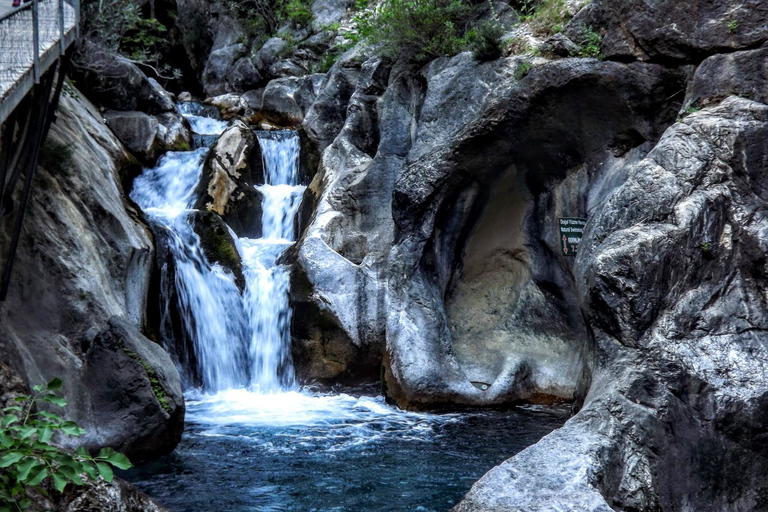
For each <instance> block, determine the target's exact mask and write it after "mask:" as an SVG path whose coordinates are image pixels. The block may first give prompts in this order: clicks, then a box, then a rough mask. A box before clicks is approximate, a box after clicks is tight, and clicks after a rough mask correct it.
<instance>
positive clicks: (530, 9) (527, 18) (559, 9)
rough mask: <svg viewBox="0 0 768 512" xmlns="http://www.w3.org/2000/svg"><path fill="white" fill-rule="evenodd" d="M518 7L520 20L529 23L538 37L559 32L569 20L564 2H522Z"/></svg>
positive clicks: (543, 0)
mask: <svg viewBox="0 0 768 512" xmlns="http://www.w3.org/2000/svg"><path fill="white" fill-rule="evenodd" d="M519 5H520V7H519V8H518V14H519V15H520V20H521V21H523V22H527V23H529V24H530V26H531V29H532V30H533V32H534V33H535V34H536V35H538V36H542V37H546V36H551V35H552V34H555V33H557V32H561V31H562V30H563V27H564V26H565V24H566V23H568V21H570V19H571V15H570V14H569V12H568V9H567V5H566V2H565V0H538V1H537V0H523V1H522V2H520V4H519Z"/></svg>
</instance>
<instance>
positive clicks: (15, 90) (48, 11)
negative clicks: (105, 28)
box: [0, 0, 80, 123]
mask: <svg viewBox="0 0 768 512" xmlns="http://www.w3.org/2000/svg"><path fill="white" fill-rule="evenodd" d="M0 3H2V4H3V5H2V6H0V123H3V122H4V121H5V120H6V119H7V118H8V116H9V115H10V114H11V112H13V110H14V109H15V108H16V107H17V106H18V105H19V103H21V101H22V99H24V97H25V96H26V95H27V94H28V93H29V91H30V90H31V89H32V87H33V86H34V85H35V84H37V83H40V77H41V76H42V75H43V73H45V71H47V70H48V68H50V67H51V66H52V65H53V64H54V63H55V62H56V61H57V60H58V59H59V58H60V57H62V56H63V55H64V54H65V53H66V51H67V49H68V48H69V47H70V45H72V43H74V42H75V39H76V38H77V32H78V29H79V20H80V2H79V0H32V1H29V2H26V3H22V5H21V6H20V7H16V8H12V7H11V0H0Z"/></svg>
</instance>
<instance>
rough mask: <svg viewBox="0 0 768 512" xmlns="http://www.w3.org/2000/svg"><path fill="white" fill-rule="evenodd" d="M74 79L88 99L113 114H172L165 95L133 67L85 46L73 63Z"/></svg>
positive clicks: (94, 47) (105, 52)
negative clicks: (122, 112)
mask: <svg viewBox="0 0 768 512" xmlns="http://www.w3.org/2000/svg"><path fill="white" fill-rule="evenodd" d="M74 64H75V65H74V76H75V79H76V80H77V83H78V84H81V85H82V87H84V90H85V91H86V92H87V93H88V97H89V98H90V99H92V100H93V101H94V102H95V103H97V104H98V105H99V106H101V107H104V108H107V109H113V110H122V111H130V110H140V111H142V112H145V113H147V114H150V115H154V114H161V113H163V112H171V111H173V110H175V106H174V104H173V101H172V100H171V98H170V96H169V95H168V93H167V92H166V91H165V90H164V89H163V88H162V87H161V86H160V84H158V83H157V82H156V81H155V80H150V79H148V78H147V76H146V75H145V74H144V73H143V72H142V71H141V70H140V69H139V68H138V66H136V65H135V64H134V63H132V62H131V61H129V60H128V59H126V58H125V57H122V56H120V55H117V54H115V53H112V52H108V51H106V50H103V49H101V48H99V47H98V46H95V45H94V44H92V43H88V42H85V43H84V44H83V46H82V47H81V48H80V49H79V51H78V54H77V56H76V58H75V60H74Z"/></svg>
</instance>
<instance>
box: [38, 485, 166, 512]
mask: <svg viewBox="0 0 768 512" xmlns="http://www.w3.org/2000/svg"><path fill="white" fill-rule="evenodd" d="M47 490H48V493H49V496H48V497H47V498H46V497H45V496H42V495H36V496H35V497H34V500H33V501H34V505H33V507H38V509H39V510H50V511H51V512H93V511H96V510H98V511H99V512H167V510H166V509H164V508H163V507H161V506H160V505H158V504H157V503H155V502H154V501H152V500H151V499H150V498H149V497H147V496H146V495H144V494H143V493H142V492H141V491H139V490H138V489H137V488H136V487H134V486H133V485H132V484H130V483H128V482H126V481H125V480H121V479H120V478H115V479H114V480H113V481H112V483H109V484H108V483H106V482H105V481H103V480H99V481H98V482H94V481H93V480H90V479H87V480H84V481H83V485H82V486H74V485H69V486H67V487H66V488H65V489H64V492H63V493H59V492H58V491H56V490H54V488H53V486H50V487H49V488H48V489H47Z"/></svg>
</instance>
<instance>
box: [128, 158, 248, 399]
mask: <svg viewBox="0 0 768 512" xmlns="http://www.w3.org/2000/svg"><path fill="white" fill-rule="evenodd" d="M207 152H208V150H207V148H201V149H197V150H195V151H188V152H170V153H167V154H165V155H164V156H163V157H162V158H161V159H160V161H159V162H158V165H157V167H155V168H154V169H150V170H147V171H145V172H144V174H142V175H141V176H140V177H138V178H136V180H135V182H134V187H133V192H132V193H131V198H133V200H134V201H136V203H137V204H138V205H139V206H140V207H141V208H142V210H144V212H145V213H146V214H147V215H148V216H149V218H150V219H151V221H152V223H153V224H154V226H155V231H156V232H160V233H161V236H162V238H163V243H164V244H165V246H166V247H167V249H168V252H169V253H170V254H171V255H172V258H173V267H174V282H175V283H174V284H175V290H176V297H177V300H178V304H177V305H176V306H177V307H178V311H179V312H180V316H181V319H182V321H183V323H184V331H185V333H186V334H187V336H189V338H190V339H191V342H192V346H193V350H194V354H193V355H190V354H178V356H179V359H180V360H181V361H180V362H181V363H182V365H183V363H184V362H187V361H189V360H191V359H193V358H194V359H195V360H196V361H197V365H198V370H199V371H200V372H201V375H202V379H203V382H204V383H205V386H206V388H207V389H211V390H216V389H227V388H233V387H237V386H240V385H243V384H245V383H246V382H247V378H248V368H247V360H246V357H245V356H246V351H245V350H244V347H243V346H242V340H243V339H244V338H245V337H246V336H247V334H248V319H247V317H246V315H245V311H244V309H243V306H242V297H241V296H240V291H239V290H238V288H237V285H236V284H235V280H234V277H233V276H232V274H231V273H229V272H227V271H226V270H224V269H223V268H222V267H221V266H220V265H216V264H211V263H209V262H208V260H207V259H206V257H205V254H204V253H203V250H202V248H201V246H200V239H199V237H198V236H197V234H196V233H195V232H194V229H193V227H192V224H191V218H190V215H191V213H192V212H191V210H190V208H191V206H192V203H194V200H195V197H194V191H195V187H196V186H197V182H198V181H199V180H200V175H201V173H202V167H203V161H204V159H205V155H206V154H207ZM183 370H184V368H182V373H183Z"/></svg>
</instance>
